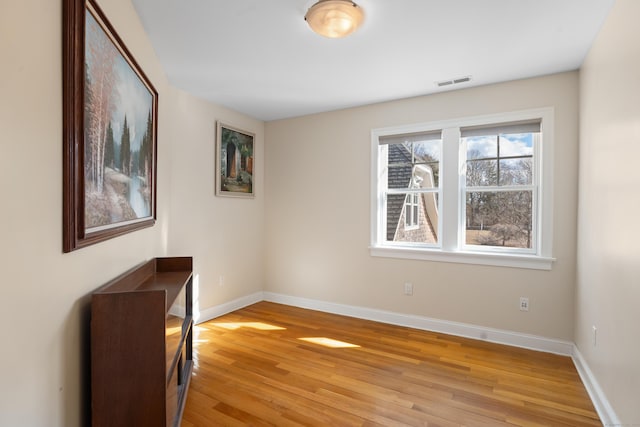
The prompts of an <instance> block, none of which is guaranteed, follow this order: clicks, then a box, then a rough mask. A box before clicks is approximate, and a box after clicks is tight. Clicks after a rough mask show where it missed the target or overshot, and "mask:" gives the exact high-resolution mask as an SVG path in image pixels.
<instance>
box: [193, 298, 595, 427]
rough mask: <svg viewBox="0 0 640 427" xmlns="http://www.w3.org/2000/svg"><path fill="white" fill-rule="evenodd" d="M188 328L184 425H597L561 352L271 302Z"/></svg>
mask: <svg viewBox="0 0 640 427" xmlns="http://www.w3.org/2000/svg"><path fill="white" fill-rule="evenodd" d="M194 332H195V334H194V369H193V374H192V380H191V390H190V391H189V394H188V398H187V405H186V408H185V412H184V416H183V422H182V426H183V427H205V426H206V427H209V426H232V427H236V426H245V425H251V426H283V427H289V426H290V427H294V426H345V427H365V426H366V427H374V426H432V427H433V426H439V427H456V426H479V427H482V426H486V427H489V426H491V427H498V426H502V427H508V426H598V425H601V423H600V420H599V419H598V416H597V414H596V412H595V410H594V408H593V405H592V403H591V401H590V400H589V397H588V394H587V392H586V390H585V389H584V386H583V385H582V383H581V382H580V378H579V376H578V374H577V372H576V370H575V367H574V366H573V363H572V361H571V359H570V358H568V357H563V356H558V355H554V354H548V353H541V352H536V351H531V350H525V349H520V348H513V347H509V346H504V345H498V344H492V343H488V342H483V341H475V340H471V339H467V338H461V337H454V336H449V335H445V334H440V333H433V332H428V331H421V330H416V329H411V328H404V327H398V326H394V325H387V324H383V323H378V322H372V321H366V320H361V319H355V318H351V317H346V316H338V315H333V314H329V313H323V312H319V311H313V310H305V309H301V308H297V307H291V306H286V305H280V304H274V303H268V302H261V303H258V304H254V305H251V306H249V307H245V308H243V309H241V310H237V311H235V312H233V313H229V314H227V315H225V316H221V317H219V318H217V319H213V320H211V321H209V322H205V323H203V324H201V325H198V326H196V327H195V328H194ZM303 339H304V340H303ZM314 340H315V341H314ZM333 345H335V346H338V345H349V347H342V348H340V347H331V346H333Z"/></svg>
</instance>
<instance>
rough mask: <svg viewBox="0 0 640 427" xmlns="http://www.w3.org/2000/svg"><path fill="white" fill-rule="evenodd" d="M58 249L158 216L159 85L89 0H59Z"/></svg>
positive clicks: (98, 239)
mask: <svg viewBox="0 0 640 427" xmlns="http://www.w3.org/2000/svg"><path fill="white" fill-rule="evenodd" d="M63 16H64V22H63V31H64V36H63V43H64V45H63V55H64V56H63V101H64V103H63V104H64V105H63V144H64V153H63V162H64V164H63V222H64V223H63V251H64V252H70V251H73V250H76V249H79V248H82V247H85V246H88V245H91V244H94V243H98V242H101V241H104V240H107V239H110V238H113V237H116V236H119V235H122V234H125V233H129V232H132V231H135V230H139V229H141V228H145V227H150V226H152V225H153V224H154V223H155V220H156V176H157V168H156V146H157V126H158V93H157V91H156V90H155V88H154V87H153V85H152V84H151V82H150V81H149V79H148V78H147V76H146V75H145V74H144V72H143V71H142V69H141V68H140V67H139V66H138V64H137V63H136V61H135V59H134V58H133V56H132V55H131V53H130V52H129V50H128V49H127V47H126V46H125V44H124V42H123V41H122V40H121V39H120V37H119V36H118V34H117V33H116V31H115V29H114V28H113V26H112V25H111V24H110V23H109V20H108V19H107V17H106V16H105V14H104V13H103V12H102V10H101V9H100V7H99V6H98V5H97V3H95V1H93V0H64V11H63Z"/></svg>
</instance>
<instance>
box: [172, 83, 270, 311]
mask: <svg viewBox="0 0 640 427" xmlns="http://www.w3.org/2000/svg"><path fill="white" fill-rule="evenodd" d="M170 93H171V95H172V96H171V97H170V99H171V101H170V103H171V106H170V107H169V108H171V118H172V122H173V129H172V130H171V136H170V140H171V143H170V144H171V147H170V156H171V162H172V171H173V173H172V176H171V215H170V218H171V224H170V229H169V230H170V231H169V236H170V239H169V241H170V246H169V247H170V249H171V251H172V253H184V254H194V255H196V257H195V258H194V270H195V272H196V276H195V280H196V282H197V283H198V285H199V286H198V288H199V297H198V301H196V302H195V303H196V304H197V307H199V308H200V309H201V310H206V309H208V308H211V307H214V306H216V305H220V304H222V303H225V302H228V301H231V300H233V299H236V298H240V297H243V296H246V295H250V294H253V293H255V292H259V291H262V282H263V275H264V262H263V258H264V257H263V253H264V252H263V250H264V247H263V228H264V224H263V223H264V221H263V219H264V199H265V194H264V178H263V176H264V169H265V168H264V148H263V147H264V123H263V122H261V121H258V120H255V119H250V118H248V117H246V116H243V115H241V114H239V113H235V112H233V111H229V110H227V109H224V108H222V107H218V106H215V105H212V104H210V103H207V102H204V101H202V100H199V99H197V98H194V97H193V96H191V95H189V94H187V93H185V92H181V91H178V90H176V89H171V91H170ZM167 102H169V101H167ZM216 120H221V121H222V122H224V123H226V124H229V125H234V126H235V127H238V128H240V129H242V130H245V131H248V132H252V133H254V134H255V141H254V142H255V145H254V154H255V155H254V157H255V159H256V163H255V165H254V172H253V173H254V178H255V182H256V184H255V186H254V192H255V198H254V199H239V198H229V197H217V196H215V195H214V194H215V185H214V175H215V167H214V166H215V163H214V155H215V146H216V144H215V131H216ZM220 276H223V281H222V285H221V284H220Z"/></svg>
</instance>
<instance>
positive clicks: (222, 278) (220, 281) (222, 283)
mask: <svg viewBox="0 0 640 427" xmlns="http://www.w3.org/2000/svg"><path fill="white" fill-rule="evenodd" d="M218 286H224V276H223V275H222V274H221V275H220V277H219V278H218Z"/></svg>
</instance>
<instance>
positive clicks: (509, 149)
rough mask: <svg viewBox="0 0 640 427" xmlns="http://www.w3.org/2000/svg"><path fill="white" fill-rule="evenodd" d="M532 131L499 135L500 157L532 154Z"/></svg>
mask: <svg viewBox="0 0 640 427" xmlns="http://www.w3.org/2000/svg"><path fill="white" fill-rule="evenodd" d="M533 135H534V134H533V133H515V134H506V135H505V134H502V135H500V157H511V156H532V155H533Z"/></svg>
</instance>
